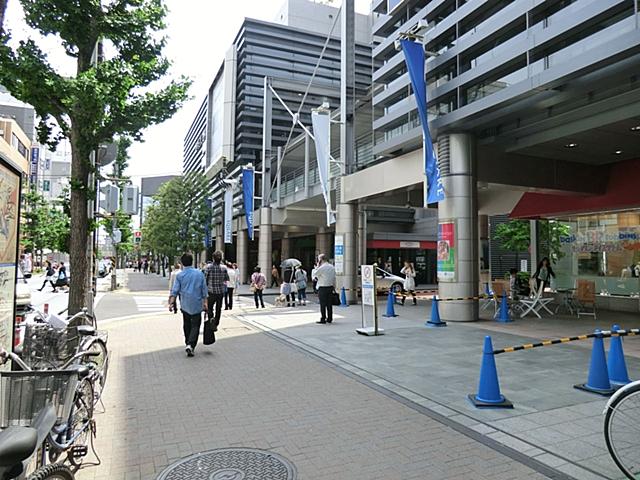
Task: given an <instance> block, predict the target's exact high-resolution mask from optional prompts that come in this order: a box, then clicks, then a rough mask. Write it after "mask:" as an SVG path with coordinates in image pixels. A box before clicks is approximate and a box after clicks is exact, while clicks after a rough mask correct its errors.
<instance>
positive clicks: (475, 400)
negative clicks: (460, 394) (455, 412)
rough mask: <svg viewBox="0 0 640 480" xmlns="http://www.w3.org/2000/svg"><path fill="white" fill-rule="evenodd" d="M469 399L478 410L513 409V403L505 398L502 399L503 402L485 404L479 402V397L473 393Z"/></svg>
mask: <svg viewBox="0 0 640 480" xmlns="http://www.w3.org/2000/svg"><path fill="white" fill-rule="evenodd" d="M467 397H468V398H469V401H470V402H471V403H472V404H473V406H474V407H476V408H513V403H511V402H510V401H509V400H507V399H506V398H505V397H502V401H501V402H483V401H482V400H479V399H478V397H477V396H476V395H474V394H473V393H470V394H469V395H468V396H467Z"/></svg>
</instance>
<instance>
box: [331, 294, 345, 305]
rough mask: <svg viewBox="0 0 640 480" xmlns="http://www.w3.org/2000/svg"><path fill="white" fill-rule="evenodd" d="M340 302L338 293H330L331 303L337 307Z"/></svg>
mask: <svg viewBox="0 0 640 480" xmlns="http://www.w3.org/2000/svg"><path fill="white" fill-rule="evenodd" d="M341 303H342V302H340V295H338V292H335V291H334V292H333V293H332V294H331V305H333V306H335V307H337V306H338V305H340V304H341Z"/></svg>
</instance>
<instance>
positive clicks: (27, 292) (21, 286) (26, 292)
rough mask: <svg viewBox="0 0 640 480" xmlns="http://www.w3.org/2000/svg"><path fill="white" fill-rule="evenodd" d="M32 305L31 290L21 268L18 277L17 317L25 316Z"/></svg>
mask: <svg viewBox="0 0 640 480" xmlns="http://www.w3.org/2000/svg"><path fill="white" fill-rule="evenodd" d="M30 305H31V288H30V287H29V284H28V283H27V279H26V278H25V276H24V273H23V272H22V269H21V268H18V274H17V276H16V315H19V316H23V315H24V312H25V311H26V310H27V309H28V308H29V306H30Z"/></svg>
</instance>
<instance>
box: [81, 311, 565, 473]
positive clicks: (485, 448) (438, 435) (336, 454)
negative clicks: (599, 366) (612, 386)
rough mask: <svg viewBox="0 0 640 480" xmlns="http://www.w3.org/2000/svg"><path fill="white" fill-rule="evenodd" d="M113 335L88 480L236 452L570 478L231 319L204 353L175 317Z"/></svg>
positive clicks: (306, 469) (303, 460) (377, 468)
mask: <svg viewBox="0 0 640 480" xmlns="http://www.w3.org/2000/svg"><path fill="white" fill-rule="evenodd" d="M242 301H243V302H245V304H246V302H247V301H248V299H242ZM272 311H273V310H272ZM265 318H266V316H265ZM105 328H106V329H107V330H108V331H109V335H110V336H109V345H110V348H111V355H112V357H111V366H110V373H109V379H108V385H107V390H106V393H105V397H104V400H105V404H106V412H105V413H103V414H100V415H98V418H97V430H98V436H97V439H96V448H97V451H98V453H99V455H100V457H101V459H102V465H100V466H98V467H88V468H86V469H83V470H81V471H80V472H79V474H78V479H79V480H99V479H105V480H106V479H109V480H139V479H145V480H146V479H148V480H152V479H155V478H156V476H157V475H158V473H159V472H160V471H162V470H163V469H164V468H165V467H166V466H167V465H168V464H170V463H172V462H174V461H176V460H178V459H180V458H182V457H184V456H187V455H190V454H192V453H196V452H200V451H206V450H210V449H215V448H225V447H250V448H260V449H265V450H270V451H274V452H276V453H279V454H280V455H283V456H284V457H286V458H288V459H289V460H290V461H292V462H293V463H294V464H295V466H296V468H297V470H298V474H299V477H298V478H300V479H311V480H323V479H326V480H329V479H331V480H336V479H354V480H360V479H368V480H369V479H371V480H373V479H385V480H390V479H392V480H395V479H421V480H425V479H426V480H428V479H433V480H445V479H471V478H473V479H487V480H489V479H491V480H501V479H502V480H506V479H543V478H559V479H565V478H568V477H566V476H563V475H562V474H559V473H558V472H555V471H554V470H553V469H551V468H548V467H545V466H544V465H542V464H541V463H538V462H536V461H535V460H532V459H530V458H528V457H526V456H525V455H521V454H518V453H517V452H515V451H514V450H512V449H509V448H507V447H504V446H500V444H499V443H498V442H496V441H494V440H491V439H485V438H484V437H482V436H481V435H480V434H479V433H478V432H475V431H473V430H471V429H467V428H466V427H463V426H460V425H458V424H455V423H453V422H449V421H448V420H447V419H446V418H445V417H444V416H438V415H437V414H435V413H434V412H432V411H430V410H428V409H426V408H424V407H422V406H420V405H418V404H417V403H413V402H410V401H407V400H406V399H401V398H400V397H397V396H395V395H394V394H392V393H391V392H390V391H388V390H385V389H384V388H381V387H380V386H378V385H376V384H374V383H369V382H367V380H366V379H363V378H358V377H354V376H353V375H351V374H350V373H349V372H348V371H346V370H342V369H340V368H337V367H335V366H332V365H331V364H329V363H327V362H325V361H324V360H322V359H319V358H317V357H315V356H313V355H310V354H309V353H307V352H304V351H302V350H300V349H298V348H296V347H293V346H292V345H289V344H286V343H284V342H281V341H279V340H277V339H275V338H273V336H272V335H270V334H267V333H264V332H261V331H260V330H258V329H255V328H253V327H250V326H248V325H247V324H246V323H242V322H240V321H238V320H236V319H235V318H234V317H233V316H232V315H230V314H228V312H226V313H225V316H224V318H223V321H222V325H221V330H220V331H219V334H218V341H217V343H216V344H215V345H214V346H212V347H205V346H202V345H201V346H199V347H198V349H197V351H196V356H195V358H186V356H185V355H184V351H183V349H182V340H181V337H180V335H181V321H180V319H179V318H178V316H175V315H173V314H169V313H162V314H157V315H156V316H155V317H153V318H149V317H140V318H133V319H129V320H122V321H119V322H113V323H107V324H106V326H105ZM522 462H524V463H522ZM525 463H526V464H525ZM541 472H542V473H541ZM265 480H267V479H265Z"/></svg>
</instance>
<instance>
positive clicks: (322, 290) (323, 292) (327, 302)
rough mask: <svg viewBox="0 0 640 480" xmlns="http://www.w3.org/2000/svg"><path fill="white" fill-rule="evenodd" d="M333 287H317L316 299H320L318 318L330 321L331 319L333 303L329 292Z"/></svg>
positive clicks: (331, 291)
mask: <svg viewBox="0 0 640 480" xmlns="http://www.w3.org/2000/svg"><path fill="white" fill-rule="evenodd" d="M332 293H333V287H318V300H320V319H321V320H324V321H326V322H329V323H331V322H332V321H333V304H332V303H331V294H332Z"/></svg>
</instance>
